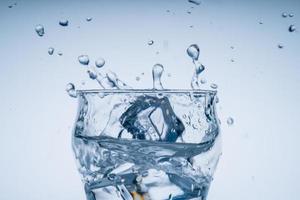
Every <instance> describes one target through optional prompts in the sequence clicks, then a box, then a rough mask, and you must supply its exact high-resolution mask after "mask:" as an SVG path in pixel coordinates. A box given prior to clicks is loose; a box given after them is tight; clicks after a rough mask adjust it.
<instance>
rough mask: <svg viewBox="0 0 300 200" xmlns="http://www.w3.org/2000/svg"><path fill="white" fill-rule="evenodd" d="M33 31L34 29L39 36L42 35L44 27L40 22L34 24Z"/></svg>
mask: <svg viewBox="0 0 300 200" xmlns="http://www.w3.org/2000/svg"><path fill="white" fill-rule="evenodd" d="M35 31H36V33H37V34H38V36H40V37H42V36H44V34H45V28H44V26H43V25H41V24H39V25H36V27H35Z"/></svg>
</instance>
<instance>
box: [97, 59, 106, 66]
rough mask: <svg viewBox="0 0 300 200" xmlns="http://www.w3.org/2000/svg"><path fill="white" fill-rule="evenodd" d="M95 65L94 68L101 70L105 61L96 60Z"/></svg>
mask: <svg viewBox="0 0 300 200" xmlns="http://www.w3.org/2000/svg"><path fill="white" fill-rule="evenodd" d="M95 65H96V67H98V68H101V67H103V66H104V65H105V60H104V59H103V58H98V59H97V60H96V61H95Z"/></svg>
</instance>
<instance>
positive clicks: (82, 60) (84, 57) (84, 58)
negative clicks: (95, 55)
mask: <svg viewBox="0 0 300 200" xmlns="http://www.w3.org/2000/svg"><path fill="white" fill-rule="evenodd" d="M78 61H79V63H80V64H82V65H88V64H89V62H90V59H89V56H88V55H80V56H78Z"/></svg>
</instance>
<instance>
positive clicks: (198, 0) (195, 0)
mask: <svg viewBox="0 0 300 200" xmlns="http://www.w3.org/2000/svg"><path fill="white" fill-rule="evenodd" d="M188 1H189V2H190V3H193V4H195V5H200V4H201V1H200V0H188Z"/></svg>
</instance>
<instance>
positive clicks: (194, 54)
mask: <svg viewBox="0 0 300 200" xmlns="http://www.w3.org/2000/svg"><path fill="white" fill-rule="evenodd" d="M186 52H187V54H188V55H189V56H190V57H191V58H192V59H193V60H198V58H199V55H200V49H199V47H198V45H197V44H192V45H190V46H189V48H187V50H186Z"/></svg>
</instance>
